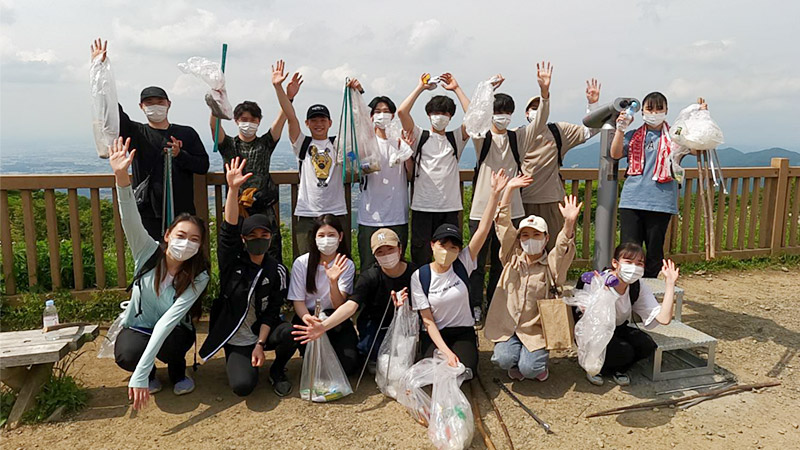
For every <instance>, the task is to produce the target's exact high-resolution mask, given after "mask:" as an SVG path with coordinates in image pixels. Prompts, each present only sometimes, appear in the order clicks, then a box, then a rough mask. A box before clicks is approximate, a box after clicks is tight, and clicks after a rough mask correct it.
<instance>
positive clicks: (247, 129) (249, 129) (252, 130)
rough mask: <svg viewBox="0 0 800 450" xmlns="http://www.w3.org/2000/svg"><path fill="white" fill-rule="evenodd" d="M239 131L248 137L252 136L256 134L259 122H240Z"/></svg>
mask: <svg viewBox="0 0 800 450" xmlns="http://www.w3.org/2000/svg"><path fill="white" fill-rule="evenodd" d="M238 125H239V133H241V134H242V136H244V137H246V138H250V137H253V136H255V135H256V131H258V124H257V123H253V122H239V123H238Z"/></svg>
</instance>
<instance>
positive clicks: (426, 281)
mask: <svg viewBox="0 0 800 450" xmlns="http://www.w3.org/2000/svg"><path fill="white" fill-rule="evenodd" d="M419 284H421V285H422V293H424V294H425V297H427V296H428V292H430V290H431V265H430V264H425V265H424V266H422V267H420V268H419Z"/></svg>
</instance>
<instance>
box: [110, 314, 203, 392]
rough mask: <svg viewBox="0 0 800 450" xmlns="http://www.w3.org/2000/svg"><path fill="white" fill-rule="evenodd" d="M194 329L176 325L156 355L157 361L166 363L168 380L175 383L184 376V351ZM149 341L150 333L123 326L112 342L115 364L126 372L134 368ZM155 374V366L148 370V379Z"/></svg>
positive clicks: (189, 345) (193, 335)
mask: <svg viewBox="0 0 800 450" xmlns="http://www.w3.org/2000/svg"><path fill="white" fill-rule="evenodd" d="M194 340H195V334H194V330H189V329H188V328H186V327H184V326H181V325H178V326H176V327H175V329H174V330H172V332H171V333H170V334H169V336H167V338H166V339H165V340H164V343H163V344H162V345H161V348H160V349H159V350H158V353H157V355H156V357H157V358H158V360H159V361H161V362H163V363H166V364H167V371H168V372H169V381H171V382H172V384H175V383H177V382H179V381H181V380H183V379H184V378H186V352H188V351H189V349H190V348H192V344H194ZM148 342H150V335H149V334H145V333H140V332H138V331H135V330H132V329H130V328H123V329H122V331H120V332H119V335H118V336H117V340H116V342H115V343H114V359H115V360H116V362H117V365H118V366H119V367H121V368H122V369H124V370H127V371H128V372H133V371H134V370H136V366H137V365H138V364H139V360H140V359H141V358H142V354H143V353H144V349H145V347H147V343H148ZM155 376H156V368H155V366H153V370H152V371H151V372H150V379H151V380H152V379H153V378H155Z"/></svg>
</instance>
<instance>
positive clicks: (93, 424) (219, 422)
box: [0, 269, 800, 449]
mask: <svg viewBox="0 0 800 450" xmlns="http://www.w3.org/2000/svg"><path fill="white" fill-rule="evenodd" d="M798 280H800V270H798V269H792V270H790V271H788V272H784V271H782V270H779V269H767V270H763V271H752V272H747V273H743V274H740V273H736V272H726V273H721V274H715V275H713V276H705V275H692V276H684V278H682V280H681V281H680V282H679V284H680V285H681V286H682V287H684V288H685V289H686V302H685V307H684V316H683V320H684V322H686V323H688V324H689V325H691V326H693V327H695V328H698V329H700V330H702V331H704V332H706V333H708V334H710V335H712V336H714V337H716V338H718V339H719V340H720V342H719V345H718V353H717V365H718V366H721V367H723V368H725V369H727V370H728V371H730V372H731V373H733V374H734V375H735V376H736V377H737V378H738V380H739V382H740V383H749V382H759V381H770V380H775V379H777V380H780V381H781V382H782V383H783V385H782V386H780V387H778V388H772V389H768V390H766V391H763V392H761V393H744V394H739V395H735V396H730V397H725V398H722V399H718V400H713V401H709V402H705V403H702V404H700V405H698V406H695V407H693V408H690V409H688V410H685V411H678V410H675V409H670V408H667V409H661V410H650V411H644V412H637V413H628V414H625V415H621V416H610V417H602V418H595V419H586V418H585V416H586V414H589V413H591V412H595V411H599V410H601V409H606V408H613V407H618V406H623V405H628V404H632V403H637V402H640V401H643V400H645V399H652V398H656V395H655V392H656V390H657V387H656V386H655V385H654V384H652V383H650V382H649V381H647V380H646V379H645V378H643V377H642V376H640V375H635V376H634V377H633V382H634V384H633V386H631V387H629V388H625V389H621V388H620V387H618V386H616V385H614V384H613V383H611V382H607V383H606V385H605V386H603V387H595V386H592V385H590V384H589V383H588V382H587V381H586V380H585V378H584V376H583V372H582V371H581V370H580V368H579V367H578V365H577V362H576V360H575V359H574V358H554V359H553V364H552V368H551V373H550V379H549V380H548V381H547V382H545V383H538V382H532V381H526V382H523V383H519V382H515V383H510V382H508V379H507V378H506V377H505V375H504V374H503V373H501V371H499V370H497V369H495V368H493V367H492V366H491V363H490V362H489V358H490V356H491V345H490V344H488V343H487V342H485V341H482V342H481V351H482V354H481V374H482V378H483V380H484V381H485V382H488V384H489V385H487V388H488V389H489V391H490V394H491V395H492V396H493V397H495V398H496V400H497V403H498V406H499V408H500V410H501V412H502V413H503V416H504V419H505V422H506V424H507V425H508V427H509V430H510V433H511V436H512V438H513V440H514V444H515V446H516V448H518V449H532V448H629V447H630V448H633V447H641V446H643V445H644V446H646V447H647V448H653V449H659V448H673V447H674V448H691V449H703V448H779V449H789V448H798V446H800V444H798V443H800V429H798V424H800V377H799V376H798V374H800V370H798V368H800V356H799V355H798V349H800V319H799V318H798V310H800V281H798ZM201 339H202V337H201ZM87 348H89V349H90V351H91V353H88V354H87V355H85V356H83V357H82V358H81V359H79V360H78V363H77V364H76V368H77V369H79V370H80V371H79V375H78V376H79V378H80V379H82V380H83V381H84V383H85V384H86V385H87V386H88V387H89V389H90V393H91V400H90V405H89V408H87V409H86V410H84V411H83V412H81V413H80V414H78V415H77V416H75V417H72V418H70V419H69V420H68V421H65V422H62V423H57V424H48V425H40V426H26V427H22V428H21V429H19V430H15V431H12V432H7V431H4V432H3V433H2V436H1V437H2V443H0V447H2V448H9V449H17V448H25V449H30V448H47V449H54V448H69V449H74V448H87V447H92V448H142V449H146V448H159V447H170V448H189V447H192V448H225V449H229V448H230V449H233V448H239V449H241V448H298V449H300V448H353V449H356V448H359V449H361V448H363V449H378V448H432V446H431V445H430V442H429V440H428V438H427V435H426V429H424V428H422V427H421V426H419V425H417V424H416V423H415V422H414V421H413V420H412V419H411V418H410V417H409V416H408V415H407V414H406V413H405V411H404V409H403V408H402V407H401V406H400V405H399V404H398V403H397V402H395V401H389V400H387V399H385V398H384V397H383V396H382V395H380V393H378V391H377V388H376V386H375V383H374V381H373V380H367V381H366V382H362V386H361V388H360V390H359V392H358V393H356V394H354V395H352V396H350V397H347V398H345V399H343V400H340V401H337V402H335V403H332V404H327V405H317V404H308V403H307V402H303V401H301V400H300V399H299V398H298V397H297V396H296V395H297V394H296V392H297V391H296V389H295V392H294V395H293V396H292V397H290V398H286V399H281V400H279V399H278V397H276V396H275V395H274V394H273V393H272V390H271V389H270V388H269V385H268V383H267V381H266V375H265V373H264V372H262V381H261V383H260V384H259V386H258V388H257V389H256V392H255V393H253V395H251V396H250V397H248V398H246V399H240V398H238V397H236V396H235V395H233V393H232V392H231V391H230V390H229V388H228V387H227V381H226V375H225V369H224V365H223V359H222V357H221V356H220V357H217V358H215V359H213V360H212V361H211V362H209V363H208V364H207V365H205V366H204V367H202V368H201V369H200V371H199V372H198V373H197V376H196V378H197V386H198V387H197V390H196V391H195V392H194V393H193V394H190V395H187V396H183V397H175V396H174V395H173V394H172V392H170V389H168V386H165V389H164V391H163V392H161V393H159V394H158V395H156V396H155V397H154V399H155V401H154V402H153V403H151V405H150V406H149V407H148V408H147V409H146V410H145V411H143V412H141V413H139V414H136V413H133V412H132V410H131V408H130V407H129V406H128V402H127V395H126V383H127V376H126V374H125V373H123V372H122V371H121V370H120V369H118V368H117V367H116V366H115V365H114V363H113V361H111V360H107V359H103V360H98V359H96V358H94V354H95V353H94V352H95V351H96V344H91V345H89V346H87ZM781 361H784V364H780V362H781ZM300 369H301V361H300V360H299V359H297V358H295V359H293V360H292V362H291V363H290V365H289V376H290V378H291V379H292V380H295V381H297V380H299V377H300ZM159 375H160V376H161V377H162V379H166V373H165V371H162V370H159ZM495 376H496V377H500V378H501V379H503V380H504V381H506V385H507V386H509V387H510V388H511V389H512V390H513V391H514V392H516V393H517V394H518V395H519V396H520V397H521V398H522V399H523V401H525V402H526V404H527V405H528V406H529V407H530V408H532V409H533V410H534V411H536V412H538V413H540V415H541V416H542V417H543V418H545V420H547V421H549V422H550V424H551V425H552V427H553V430H554V431H555V432H556V434H554V435H549V436H545V435H544V434H543V432H542V430H541V429H540V428H538V427H537V426H536V424H535V423H534V422H533V421H532V420H531V419H530V418H529V417H528V416H526V415H525V414H524V413H523V412H522V410H521V409H520V408H518V407H516V406H515V405H514V404H513V403H512V402H511V400H510V399H509V398H508V397H507V396H505V394H502V393H500V392H499V389H498V388H497V387H496V386H494V385H493V384H492V383H491V382H490V380H491V379H492V377H495ZM365 378H366V377H365ZM352 382H353V383H355V380H352ZM659 398H661V397H659ZM480 406H481V410H482V412H483V418H484V421H485V423H486V426H487V427H488V429H489V432H490V433H491V434H492V436H493V439H494V442H495V444H496V445H497V446H498V448H505V442H504V438H503V435H502V432H501V429H500V426H499V424H498V423H497V421H496V420H495V418H494V415H493V414H492V412H491V406H490V405H489V403H488V402H486V401H485V400H482V401H481V402H480ZM476 434H477V431H476ZM473 445H474V447H475V448H484V446H483V442H482V441H481V438H480V437H479V436H477V435H476V437H475V439H474V440H473Z"/></svg>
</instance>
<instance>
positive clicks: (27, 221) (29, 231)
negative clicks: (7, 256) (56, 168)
mask: <svg viewBox="0 0 800 450" xmlns="http://www.w3.org/2000/svg"><path fill="white" fill-rule="evenodd" d="M20 197H21V199H22V224H23V228H24V230H25V255H26V256H27V259H28V286H30V287H34V286H36V285H37V284H39V279H38V277H37V272H38V270H37V264H36V263H37V261H36V228H35V227H34V225H33V198H32V195H31V191H29V190H27V189H25V190H22V191H20Z"/></svg>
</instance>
